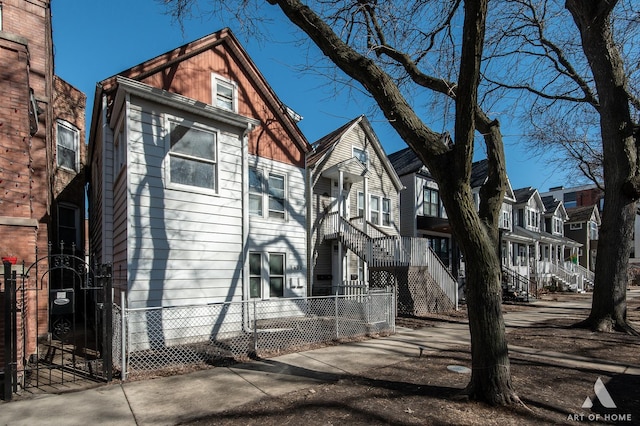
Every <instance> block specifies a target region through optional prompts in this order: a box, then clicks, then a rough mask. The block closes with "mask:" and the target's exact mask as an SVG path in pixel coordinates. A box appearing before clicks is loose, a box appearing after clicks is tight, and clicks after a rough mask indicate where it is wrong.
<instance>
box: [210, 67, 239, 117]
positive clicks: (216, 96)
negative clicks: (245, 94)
mask: <svg viewBox="0 0 640 426" xmlns="http://www.w3.org/2000/svg"><path fill="white" fill-rule="evenodd" d="M211 86H212V88H213V105H214V106H217V107H218V108H222V109H226V110H228V111H233V112H237V109H238V108H237V89H236V85H235V83H234V82H232V81H231V80H227V79H225V78H222V77H220V76H217V75H213V76H212V78H211Z"/></svg>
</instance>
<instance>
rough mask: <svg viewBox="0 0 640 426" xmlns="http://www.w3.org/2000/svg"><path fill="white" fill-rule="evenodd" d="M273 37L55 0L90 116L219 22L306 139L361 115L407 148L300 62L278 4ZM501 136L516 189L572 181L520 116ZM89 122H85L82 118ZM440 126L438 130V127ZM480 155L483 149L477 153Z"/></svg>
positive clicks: (70, 75)
mask: <svg viewBox="0 0 640 426" xmlns="http://www.w3.org/2000/svg"><path fill="white" fill-rule="evenodd" d="M266 11H267V14H268V15H269V16H267V18H269V19H272V20H273V23H268V24H266V26H267V27H268V28H269V31H270V37H271V39H275V41H271V42H269V43H267V42H265V41H256V40H253V39H252V40H248V39H247V36H245V33H244V32H243V29H242V26H241V25H240V24H239V23H238V22H237V21H235V20H234V21H232V22H220V21H219V20H217V19H213V18H208V17H207V18H193V19H190V20H188V21H186V22H185V25H184V28H181V27H180V26H179V25H178V24H177V23H175V22H172V19H171V17H170V16H168V15H166V14H165V13H164V12H165V10H164V8H163V7H162V6H161V5H160V4H159V3H158V2H157V1H155V0H128V1H124V0H53V1H52V14H53V42H54V49H55V50H54V52H55V72H56V74H57V75H59V76H60V77H62V78H63V79H65V80H66V81H67V82H69V83H71V84H72V85H74V86H75V87H77V88H78V89H80V90H81V91H83V92H84V93H85V94H86V95H87V119H88V120H90V114H91V108H92V105H93V95H94V92H95V87H96V83H97V82H98V81H101V80H103V79H105V78H107V77H110V76H112V75H114V74H117V73H118V72H120V71H123V70H125V69H127V68H130V67H132V66H134V65H137V64H139V63H141V62H144V61H145V60H147V59H150V58H153V57H155V56H157V55H160V54H162V53H164V52H167V51H169V50H171V49H173V48H175V47H178V46H180V45H182V44H184V43H187V42H190V41H193V40H196V39H198V38H200V37H202V36H204V35H207V34H210V33H213V32H215V31H217V30H219V29H221V28H224V27H229V28H231V30H232V31H233V32H234V33H235V34H236V36H237V37H238V39H239V40H240V42H241V43H242V44H243V46H244V47H245V49H246V50H247V52H248V53H249V55H250V56H251V58H252V59H253V61H254V62H255V63H256V65H257V66H258V68H259V69H260V71H261V72H262V74H263V75H264V76H265V78H266V79H267V81H268V82H269V84H270V85H271V86H272V88H273V89H274V91H275V92H276V94H277V95H278V96H279V97H280V99H281V100H282V101H283V102H284V103H285V104H286V105H288V106H289V107H291V108H292V109H294V110H295V111H296V112H297V113H299V114H300V115H302V116H303V117H304V119H303V120H302V121H301V122H300V123H299V126H300V128H301V130H302V132H303V133H304V134H305V136H306V137H307V139H308V140H309V141H310V142H312V143H313V142H315V141H316V140H317V139H319V138H320V137H322V136H324V135H325V134H327V133H329V132H331V131H333V130H335V129H336V128H338V127H340V126H341V125H343V124H344V123H345V122H347V121H349V120H351V119H353V118H355V117H357V116H359V115H360V114H366V115H367V118H368V119H369V120H370V121H371V123H372V125H373V127H374V130H375V131H376V134H377V135H378V138H379V139H380V141H381V142H382V145H383V146H384V149H385V151H386V152H387V153H388V154H390V153H392V152H395V151H398V150H400V149H403V148H405V147H406V144H405V143H404V142H403V141H402V140H401V139H400V138H399V137H398V136H397V135H396V133H395V132H394V130H393V129H392V128H391V126H389V125H388V123H386V122H385V121H384V119H383V117H382V116H381V114H379V113H378V114H372V111H373V109H372V106H371V105H372V104H371V101H370V100H369V99H368V98H367V97H365V96H363V95H361V94H359V93H358V91H357V90H352V91H350V92H349V91H346V90H343V91H341V92H340V94H339V95H338V96H336V95H335V90H334V89H335V86H334V85H333V84H331V82H330V81H329V80H328V79H327V78H325V77H322V76H319V75H317V74H312V73H309V72H301V71H300V69H301V67H302V66H303V65H305V64H307V63H314V62H315V58H314V55H319V53H318V51H314V50H310V51H307V50H306V49H300V48H299V47H298V46H297V45H296V44H295V42H294V41H295V36H294V35H293V34H294V33H295V31H296V29H295V28H294V27H293V26H292V25H291V24H289V23H288V22H286V21H285V20H284V18H282V17H281V16H280V14H279V10H278V9H276V8H275V7H270V8H266ZM499 118H500V121H501V124H502V129H503V134H504V140H505V148H506V155H507V171H508V174H509V179H510V180H511V184H512V185H513V187H514V189H516V188H521V187H525V186H533V187H536V188H538V189H539V190H540V191H541V192H544V191H547V190H548V188H549V187H551V186H555V185H565V186H572V185H573V183H572V182H565V178H564V176H563V175H559V174H557V173H554V168H555V167H553V168H552V167H549V166H547V165H546V164H545V163H546V161H545V160H544V159H541V158H536V157H533V156H532V154H531V153H530V151H529V150H528V149H527V147H526V146H525V145H524V144H522V136H520V135H519V134H518V133H519V132H518V130H517V123H516V122H514V121H511V120H510V118H509V117H508V116H503V117H499ZM87 126H88V123H87ZM435 130H438V131H440V130H442V129H435ZM477 157H478V158H477V159H480V158H481V154H478V155H477Z"/></svg>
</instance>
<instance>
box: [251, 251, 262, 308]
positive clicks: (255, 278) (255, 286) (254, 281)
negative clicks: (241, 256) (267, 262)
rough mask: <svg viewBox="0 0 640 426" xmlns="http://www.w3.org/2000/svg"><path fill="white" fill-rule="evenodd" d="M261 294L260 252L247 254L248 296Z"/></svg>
mask: <svg viewBox="0 0 640 426" xmlns="http://www.w3.org/2000/svg"><path fill="white" fill-rule="evenodd" d="M261 296H262V256H261V255H260V253H250V254H249V297H251V298H256V297H261Z"/></svg>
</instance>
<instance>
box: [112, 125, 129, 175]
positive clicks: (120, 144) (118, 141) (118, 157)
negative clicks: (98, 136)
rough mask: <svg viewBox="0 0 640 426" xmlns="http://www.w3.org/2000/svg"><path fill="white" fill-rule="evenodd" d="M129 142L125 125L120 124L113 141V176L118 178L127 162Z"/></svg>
mask: <svg viewBox="0 0 640 426" xmlns="http://www.w3.org/2000/svg"><path fill="white" fill-rule="evenodd" d="M126 147H127V141H126V140H125V133H124V125H123V124H122V123H120V126H119V128H118V130H117V131H116V132H115V138H114V141H113V175H114V176H118V173H119V172H120V170H122V168H123V167H124V165H125V164H126V162H127V155H126Z"/></svg>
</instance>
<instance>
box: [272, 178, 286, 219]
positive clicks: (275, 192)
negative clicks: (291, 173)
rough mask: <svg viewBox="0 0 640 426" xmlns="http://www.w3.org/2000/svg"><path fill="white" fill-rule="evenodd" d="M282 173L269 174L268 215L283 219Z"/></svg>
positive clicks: (283, 190) (283, 192)
mask: <svg viewBox="0 0 640 426" xmlns="http://www.w3.org/2000/svg"><path fill="white" fill-rule="evenodd" d="M284 194H285V178H284V175H278V174H273V173H270V174H269V217H271V218H275V219H284V216H285V214H284V203H285V200H284V198H285V197H284Z"/></svg>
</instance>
